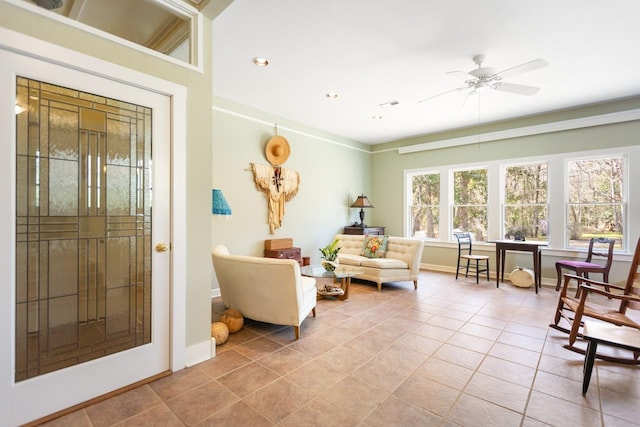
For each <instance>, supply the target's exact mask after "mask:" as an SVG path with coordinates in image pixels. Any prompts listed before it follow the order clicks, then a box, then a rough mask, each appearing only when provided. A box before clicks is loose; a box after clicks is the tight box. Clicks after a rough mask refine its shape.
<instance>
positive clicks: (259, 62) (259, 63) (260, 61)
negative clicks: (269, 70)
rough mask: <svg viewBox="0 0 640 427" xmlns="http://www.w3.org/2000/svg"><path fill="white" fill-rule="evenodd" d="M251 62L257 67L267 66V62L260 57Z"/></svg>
mask: <svg viewBox="0 0 640 427" xmlns="http://www.w3.org/2000/svg"><path fill="white" fill-rule="evenodd" d="M251 62H253V63H254V65H257V66H258V67H266V66H267V65H269V60H268V59H267V58H264V57H262V56H256V57H255V58H253V59H252V60H251Z"/></svg>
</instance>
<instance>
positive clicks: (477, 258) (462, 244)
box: [453, 233, 489, 284]
mask: <svg viewBox="0 0 640 427" xmlns="http://www.w3.org/2000/svg"><path fill="white" fill-rule="evenodd" d="M453 235H454V236H456V239H457V240H458V266H457V268H456V280H458V273H459V272H460V269H461V268H464V269H465V273H464V277H469V269H471V270H475V272H476V284H477V283H479V275H480V273H485V272H486V273H487V281H488V280H489V256H488V255H474V254H472V253H471V251H472V246H473V244H472V242H471V233H453ZM461 260H466V261H467V265H464V264H463V265H460V261H461ZM472 261H473V262H475V264H474V263H472ZM481 261H484V266H481V265H480V262H481ZM463 262H464V261H463Z"/></svg>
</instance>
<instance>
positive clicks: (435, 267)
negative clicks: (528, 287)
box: [420, 263, 556, 288]
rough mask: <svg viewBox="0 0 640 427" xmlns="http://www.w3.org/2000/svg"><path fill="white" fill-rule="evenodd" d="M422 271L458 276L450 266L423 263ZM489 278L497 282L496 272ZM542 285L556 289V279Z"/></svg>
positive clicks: (505, 276) (543, 282)
mask: <svg viewBox="0 0 640 427" xmlns="http://www.w3.org/2000/svg"><path fill="white" fill-rule="evenodd" d="M420 269H421V270H429V271H438V272H440V273H451V274H456V268H455V267H451V266H448V265H437V264H425V263H421V264H420ZM510 276H511V273H509V272H506V271H505V272H504V280H509V277H510ZM489 278H490V279H491V280H496V274H495V271H489ZM541 282H542V283H541V285H542V286H544V287H550V288H555V287H556V279H555V278H554V279H551V278H545V277H543V278H542V280H541Z"/></svg>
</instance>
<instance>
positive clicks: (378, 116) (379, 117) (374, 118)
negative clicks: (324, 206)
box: [371, 115, 382, 120]
mask: <svg viewBox="0 0 640 427" xmlns="http://www.w3.org/2000/svg"><path fill="white" fill-rule="evenodd" d="M371 118H372V119H373V120H382V116H380V115H377V116H371Z"/></svg>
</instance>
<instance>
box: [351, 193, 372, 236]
mask: <svg viewBox="0 0 640 427" xmlns="http://www.w3.org/2000/svg"><path fill="white" fill-rule="evenodd" d="M351 207H352V208H360V224H358V225H357V226H358V227H362V228H364V227H366V226H367V224H365V223H364V208H372V207H373V205H372V204H371V202H370V201H369V199H367V196H365V195H364V194H361V195H359V196H358V198H357V199H356V201H355V202H353V204H352V205H351Z"/></svg>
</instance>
